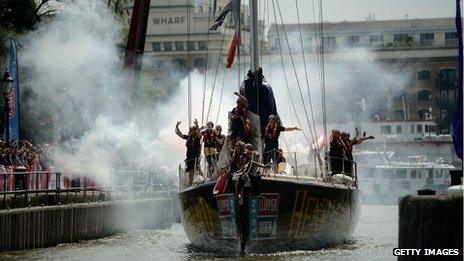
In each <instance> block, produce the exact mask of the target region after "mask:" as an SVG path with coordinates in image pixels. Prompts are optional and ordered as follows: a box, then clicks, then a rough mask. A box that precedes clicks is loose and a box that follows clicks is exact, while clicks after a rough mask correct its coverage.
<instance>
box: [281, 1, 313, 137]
mask: <svg viewBox="0 0 464 261" xmlns="http://www.w3.org/2000/svg"><path fill="white" fill-rule="evenodd" d="M277 10H278V11H279V16H280V20H281V21H282V30H283V32H284V36H285V42H286V43H287V48H288V54H289V55H290V61H291V63H292V67H293V72H294V74H295V80H296V84H297V87H298V91H299V93H300V98H301V103H302V105H303V109H304V111H305V117H306V121H307V123H308V127H309V133H310V135H311V138H312V140H313V141H315V140H314V134H313V131H312V129H311V123H310V120H309V116H308V110H307V109H306V104H305V101H304V96H303V92H302V91H301V85H300V80H299V78H298V73H297V72H296V66H295V61H294V59H293V55H292V51H291V50H290V42H289V41H288V36H287V31H286V30H285V24H284V20H283V17H282V11H281V9H280V5H279V2H278V1H277Z"/></svg>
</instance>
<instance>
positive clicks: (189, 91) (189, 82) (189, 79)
mask: <svg viewBox="0 0 464 261" xmlns="http://www.w3.org/2000/svg"><path fill="white" fill-rule="evenodd" d="M185 4H186V6H187V100H188V101H187V103H188V121H189V123H188V124H189V126H192V125H191V124H192V77H191V74H190V68H191V65H190V62H191V57H190V47H189V44H190V1H189V0H185Z"/></svg>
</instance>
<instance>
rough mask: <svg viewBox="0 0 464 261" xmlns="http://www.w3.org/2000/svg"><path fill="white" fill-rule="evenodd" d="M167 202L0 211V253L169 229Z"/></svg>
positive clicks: (170, 205) (170, 215)
mask: <svg viewBox="0 0 464 261" xmlns="http://www.w3.org/2000/svg"><path fill="white" fill-rule="evenodd" d="M172 221H173V201H172V199H171V198H153V199H135V200H125V201H112V202H90V203H82V204H69V205H60V206H44V207H33V208H21V209H11V210H2V211H0V251H12V250H22V249H29V248H37V247H50V246H56V245H58V244H61V243H71V242H76V241H79V240H88V239H96V238H102V237H106V236H111V235H115V234H117V233H123V232H127V231H130V230H137V229H164V228H169V227H171V225H172Z"/></svg>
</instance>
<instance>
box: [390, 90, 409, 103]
mask: <svg viewBox="0 0 464 261" xmlns="http://www.w3.org/2000/svg"><path fill="white" fill-rule="evenodd" d="M403 99H406V92H404V91H401V92H395V93H394V94H393V100H394V101H402V100H403Z"/></svg>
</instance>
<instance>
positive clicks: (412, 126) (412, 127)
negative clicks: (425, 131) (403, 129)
mask: <svg viewBox="0 0 464 261" xmlns="http://www.w3.org/2000/svg"><path fill="white" fill-rule="evenodd" d="M415 130H416V129H415V128H414V125H411V129H410V132H411V133H414V132H415Z"/></svg>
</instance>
